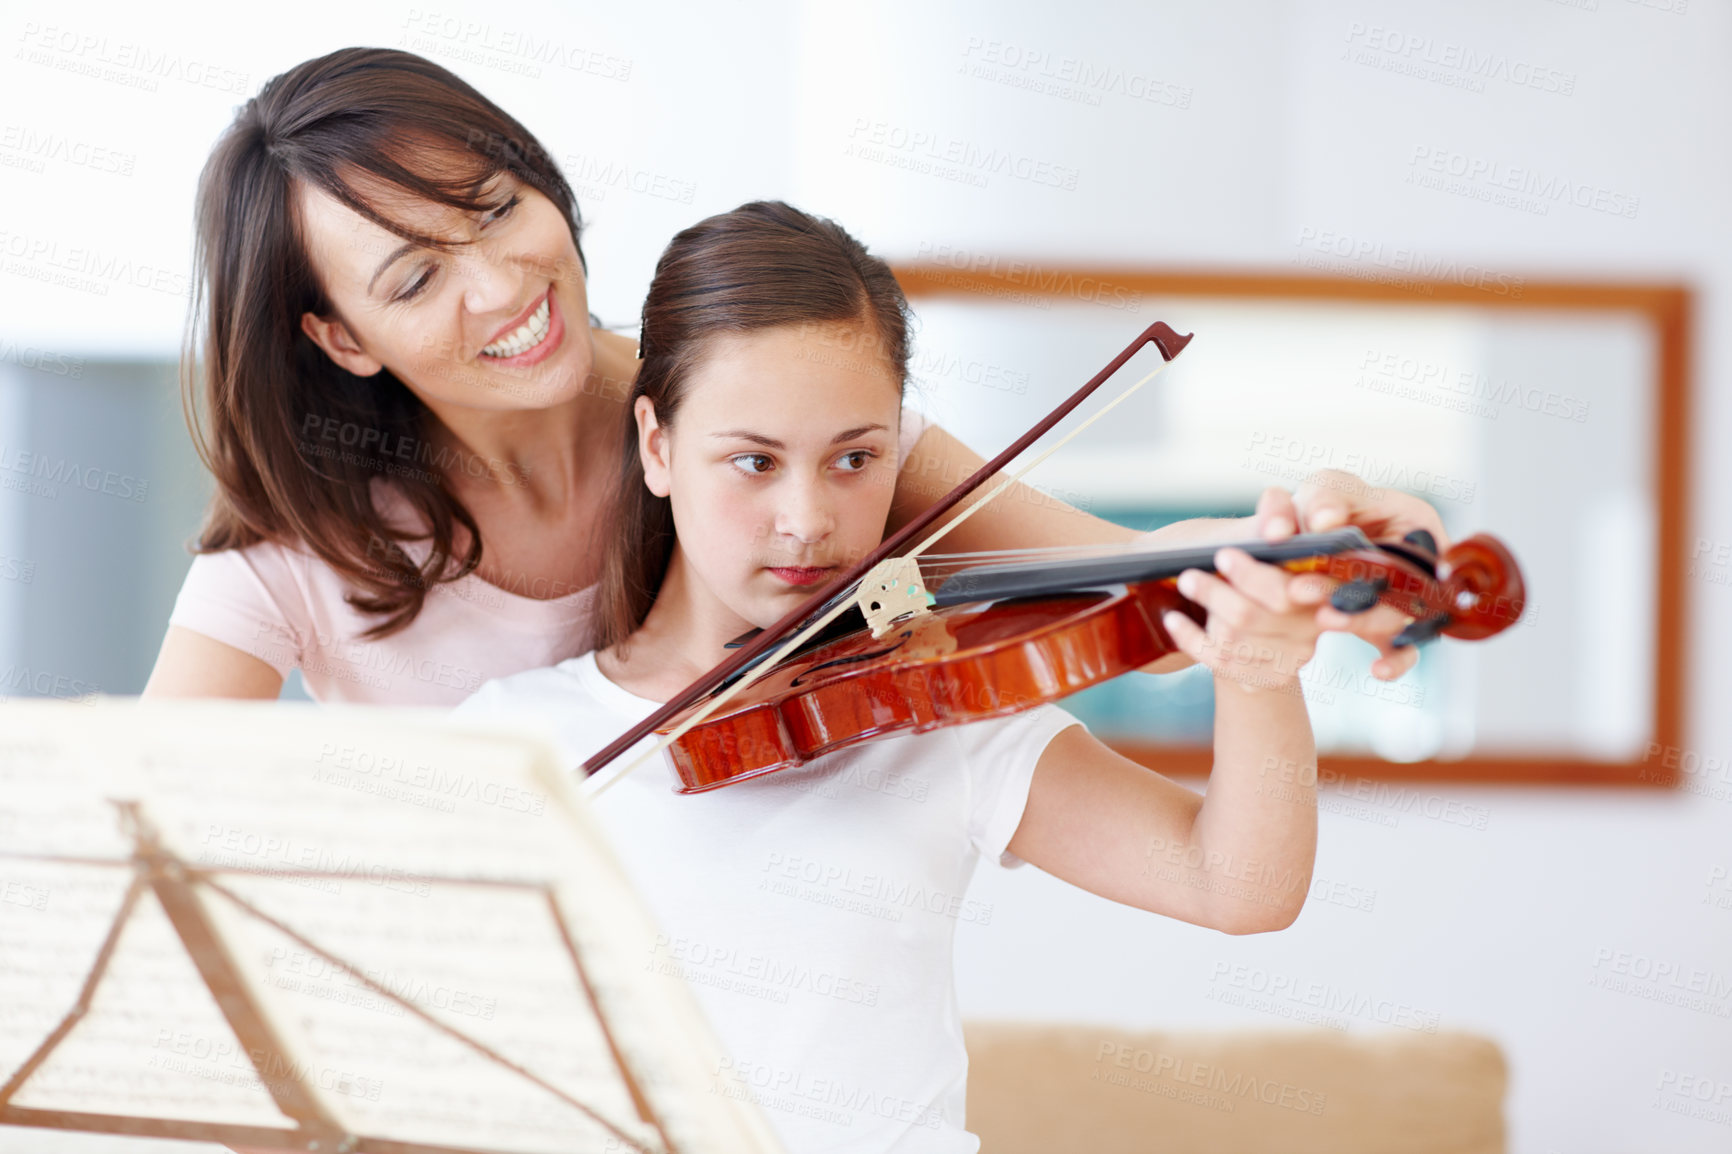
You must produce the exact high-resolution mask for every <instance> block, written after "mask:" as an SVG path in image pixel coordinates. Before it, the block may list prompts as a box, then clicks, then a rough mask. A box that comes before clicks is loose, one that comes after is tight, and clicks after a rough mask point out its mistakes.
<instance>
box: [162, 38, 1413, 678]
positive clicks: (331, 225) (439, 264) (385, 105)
mask: <svg viewBox="0 0 1732 1154" xmlns="http://www.w3.org/2000/svg"><path fill="white" fill-rule="evenodd" d="M197 224H198V260H197V269H198V292H197V300H198V302H199V307H202V308H203V309H204V310H205V311H204V315H203V317H202V324H201V325H200V326H198V327H199V330H200V331H197V332H196V333H195V334H194V335H195V336H196V337H197V340H198V341H199V345H198V347H197V348H196V352H197V354H198V355H197V356H196V357H195V356H193V355H190V354H191V352H193V351H195V350H192V349H189V355H188V356H187V358H186V360H185V363H186V366H187V384H188V388H189V405H190V407H191V408H192V409H193V410H195V412H196V414H197V427H196V429H195V441H196V442H197V444H198V445H199V448H200V451H201V453H202V455H203V456H204V459H205V461H206V463H207V464H208V465H209V467H210V469H211V472H212V474H213V475H214V477H215V481H216V494H215V497H214V499H213V501H212V504H211V507H210V511H209V513H208V515H207V518H206V523H205V526H204V530H203V533H202V535H201V537H200V540H199V543H198V546H197V551H198V553H199V556H198V557H197V558H195V560H194V562H193V565H192V569H191V571H190V572H189V573H188V574H187V577H186V582H185V585H184V586H183V588H182V590H181V595H180V598H179V600H178V601H177V603H176V605H175V609H174V613H173V615H172V616H171V617H170V619H169V628H168V633H167V636H166V637H165V638H164V641H163V646H162V651H161V654H160V656H159V657H158V658H157V664H156V668H155V670H154V671H153V673H152V674H151V678H150V683H149V685H148V686H147V688H146V690H145V692H146V693H147V694H148V695H151V696H169V695H178V696H225V697H267V698H268V697H275V696H277V693H278V691H279V690H280V688H281V686H282V682H283V678H284V677H285V675H287V674H288V672H289V671H290V670H291V669H294V668H296V667H299V668H300V669H301V671H302V673H303V675H304V678H305V681H306V685H307V688H308V690H309V692H310V693H311V694H312V696H313V697H314V698H316V699H319V700H343V701H360V702H377V703H386V704H436V705H437V704H454V703H456V702H457V701H460V700H462V699H463V698H464V697H465V696H467V695H468V694H469V693H471V692H473V691H474V689H475V688H476V687H477V686H478V685H479V684H480V683H481V682H482V681H483V680H486V679H487V678H490V677H496V676H503V675H505V674H508V673H512V672H516V671H518V670H522V669H530V668H534V667H537V666H543V665H547V664H549V663H551V662H553V661H557V660H560V659H562V658H566V657H570V656H572V655H574V654H577V653H582V652H584V651H585V650H586V649H588V648H590V647H591V646H592V645H593V644H595V641H596V629H595V625H596V615H597V601H598V598H597V594H596V591H595V584H596V581H597V579H598V577H599V575H600V572H601V569H600V565H599V562H598V560H597V557H596V554H595V552H594V551H593V550H592V549H591V548H590V547H589V543H590V540H591V538H592V536H593V533H594V531H595V529H596V526H597V521H598V518H599V516H600V514H601V512H602V509H603V507H604V506H603V500H604V497H605V494H606V492H607V490H608V486H609V484H610V482H611V480H612V478H613V475H614V474H615V473H616V472H617V471H618V467H619V460H618V453H619V447H618V444H617V438H616V437H615V436H614V430H615V429H617V428H618V425H619V422H620V420H621V419H622V410H623V407H624V405H625V402H626V398H627V397H628V395H629V394H630V393H631V390H632V379H633V376H634V374H635V373H636V371H637V361H636V359H635V357H634V355H633V347H632V342H631V340H629V339H628V338H625V337H622V336H619V335H616V334H613V333H609V332H606V331H605V330H603V329H601V328H599V327H597V326H596V325H595V324H594V323H593V321H592V319H591V318H590V316H589V305H588V301H587V296H586V283H585V282H586V276H587V273H588V269H587V266H586V264H585V262H584V257H583V252H582V249H581V247H580V245H579V234H580V226H581V221H580V218H579V215H578V211H577V204H576V201H575V198H574V197H573V195H572V191H571V187H570V185H569V184H567V183H566V180H565V178H564V176H563V175H561V173H560V171H559V168H558V166H557V165H556V164H555V163H554V161H553V159H552V158H551V157H550V156H549V155H548V153H547V151H546V150H545V149H544V148H543V147H542V146H541V144H540V143H539V142H538V141H537V140H536V138H535V137H534V136H533V135H531V134H530V132H529V131H528V130H527V129H526V128H524V127H523V125H521V124H519V123H518V122H517V121H516V120H514V119H512V118H511V117H510V116H508V115H507V114H506V113H505V112H504V111H503V110H501V109H500V108H498V107H497V106H496V105H494V104H493V103H492V102H491V101H489V100H488V99H487V98H486V97H484V96H482V95H481V94H480V93H479V92H477V91H476V90H475V89H473V88H471V87H470V86H469V85H468V84H466V83H464V82H463V81H462V80H460V79H459V78H457V77H456V76H454V75H452V74H451V73H450V72H448V71H446V70H445V69H443V68H441V67H439V66H438V65H436V64H433V63H432V62H430V61H428V60H425V59H423V58H421V57H419V56H415V55H412V54H410V53H406V52H400V51H394V50H390V49H376V48H348V49H343V50H342V51H339V52H333V53H331V54H330V55H328V56H323V57H320V58H318V59H316V60H309V61H307V62H305V63H303V64H300V65H298V66H296V67H294V68H292V69H290V70H289V71H287V72H285V73H283V74H282V75H280V76H277V77H275V78H273V79H272V80H270V81H269V82H267V83H266V84H265V86H264V88H263V89H262V90H261V91H260V92H259V94H258V96H257V97H255V98H254V99H252V100H249V101H248V102H247V103H246V105H245V106H244V107H243V108H242V109H241V110H240V112H239V113H238V115H237V116H236V118H235V121H234V123H233V125H232V126H231V127H230V128H229V129H228V131H227V132H226V133H225V134H224V135H223V137H222V139H221V140H220V141H219V142H218V143H217V146H216V148H215V150H214V151H213V152H212V154H211V157H210V160H209V162H208V163H207V164H206V166H205V170H204V173H203V176H202V177H201V179H200V182H199V193H198V212H197ZM196 314H197V309H196V308H195V315H196ZM195 370H196V374H197V379H196V380H195ZM193 392H196V393H197V394H198V395H197V399H196V400H193V398H192V397H191V395H190V394H191V393H193ZM900 436H901V438H902V440H901V442H900V443H899V444H898V445H897V446H895V455H896V456H897V457H899V458H900V459H901V460H902V461H903V463H904V465H905V466H906V468H905V471H904V472H903V473H902V474H900V475H899V476H898V475H895V474H890V475H889V476H895V477H896V483H895V488H894V496H893V497H892V498H890V504H889V509H890V516H891V518H892V520H893V521H902V520H905V519H907V518H908V517H911V516H913V515H914V514H915V513H917V512H918V511H919V510H921V509H923V508H924V507H925V506H926V505H927V504H929V503H930V502H931V501H932V500H933V499H934V498H935V497H936V496H937V491H936V490H934V489H933V488H931V487H930V486H924V487H923V486H921V485H920V484H919V483H918V480H917V479H918V478H921V477H933V476H937V477H963V476H967V475H968V474H969V473H970V472H972V471H973V470H974V468H975V467H976V466H977V465H978V464H979V458H978V457H976V456H975V455H974V454H973V453H971V452H970V451H969V450H968V449H967V448H965V447H964V446H962V445H961V444H960V443H959V442H957V441H956V440H954V439H953V438H951V437H950V436H948V435H947V434H946V433H945V432H944V431H943V430H942V429H938V428H924V429H923V427H922V424H921V422H919V420H918V419H916V418H914V417H913V416H912V415H910V417H909V418H907V419H905V420H903V421H902V422H901V424H900ZM1363 488H1364V487H1363V486H1340V485H1334V486H1331V485H1328V484H1324V485H1320V486H1318V487H1316V488H1314V489H1313V490H1311V492H1310V493H1309V494H1306V493H1305V492H1303V491H1302V493H1301V500H1300V503H1299V506H1298V507H1295V504H1294V502H1293V501H1292V500H1291V499H1290V498H1289V496H1288V495H1287V494H1286V493H1285V492H1284V491H1282V490H1279V489H1271V490H1269V491H1268V492H1267V493H1265V495H1264V498H1263V500H1262V501H1261V502H1260V504H1259V509H1258V516H1257V518H1255V519H1254V522H1253V523H1252V524H1242V523H1239V522H1228V523H1224V524H1222V523H1213V524H1211V523H1199V524H1194V525H1192V526H1191V527H1189V528H1185V527H1179V528H1170V529H1169V530H1164V531H1163V537H1166V538H1176V537H1182V536H1185V535H1187V534H1189V535H1191V536H1197V535H1199V534H1207V533H1214V534H1219V535H1220V537H1222V538H1228V537H1232V536H1234V535H1237V536H1240V537H1243V536H1250V535H1258V534H1261V535H1267V536H1270V537H1281V536H1285V535H1287V534H1289V533H1291V532H1293V531H1294V529H1295V527H1296V526H1297V525H1298V523H1299V522H1300V521H1301V520H1304V521H1305V525H1306V527H1307V528H1323V527H1330V526H1332V525H1334V524H1340V523H1342V522H1343V521H1346V520H1348V519H1352V520H1354V521H1356V522H1357V523H1359V524H1361V525H1363V526H1364V527H1365V528H1366V530H1367V531H1368V532H1371V533H1373V534H1374V535H1378V534H1380V533H1383V532H1387V531H1394V532H1401V531H1405V530H1406V529H1409V528H1415V527H1424V528H1428V529H1430V530H1432V531H1433V533H1434V534H1435V535H1436V536H1437V538H1438V540H1439V541H1443V540H1444V537H1443V533H1442V530H1441V527H1440V526H1439V525H1438V524H1437V518H1436V515H1435V513H1433V511H1432V510H1431V509H1430V508H1429V507H1428V506H1425V505H1424V504H1423V503H1421V502H1418V501H1416V500H1415V499H1413V498H1410V497H1406V496H1404V495H1401V494H1396V493H1389V494H1387V495H1385V496H1383V497H1381V498H1380V499H1379V501H1378V503H1377V504H1375V505H1369V506H1366V507H1363V508H1361V507H1355V506H1352V505H1349V504H1347V503H1346V502H1344V500H1343V498H1342V497H1341V493H1343V492H1346V491H1354V490H1358V489H1363ZM1131 536H1132V534H1130V533H1129V532H1128V531H1127V530H1124V529H1120V528H1118V527H1117V526H1114V525H1111V524H1108V523H1107V522H1104V521H1100V520H1097V519H1095V518H1093V517H1089V516H1087V515H1086V514H1082V513H1078V512H1076V511H1075V510H1068V509H1064V508H1062V507H1061V506H1058V505H1057V503H1056V502H1052V501H1043V502H1027V501H1020V502H1017V501H1013V502H1007V503H1004V504H1003V505H1001V507H1000V508H999V509H995V510H992V511H989V512H986V513H983V514H982V515H981V516H980V517H977V518H974V519H973V520H972V521H970V522H969V523H968V525H967V526H966V527H965V528H964V529H962V530H960V531H959V532H958V533H957V535H956V536H955V537H954V538H953V539H952V542H951V544H950V546H949V547H950V548H953V549H956V550H965V549H995V548H1009V547H1012V546H1039V545H1064V544H1081V543H1087V542H1096V541H1102V542H1104V541H1118V540H1125V539H1128V538H1129V537H1131ZM1320 612H1321V613H1322V614H1323V615H1324V616H1323V620H1324V621H1325V622H1326V623H1327V624H1329V625H1330V626H1331V627H1348V628H1352V629H1353V630H1354V631H1355V632H1358V633H1360V634H1361V635H1362V636H1365V637H1367V638H1368V639H1370V640H1373V641H1375V642H1376V643H1378V644H1379V645H1380V647H1381V648H1382V650H1383V659H1382V660H1381V661H1379V662H1378V663H1377V665H1376V666H1374V667H1373V668H1374V671H1375V672H1377V673H1378V674H1379V675H1380V676H1390V677H1392V676H1397V675H1399V674H1400V673H1401V672H1403V671H1404V670H1405V669H1406V668H1407V667H1408V665H1409V664H1411V662H1412V661H1413V660H1414V657H1413V656H1412V653H1411V651H1410V650H1394V649H1392V648H1391V647H1390V646H1389V645H1388V642H1389V640H1390V638H1392V637H1393V635H1394V634H1395V632H1396V631H1397V630H1398V629H1399V628H1400V627H1401V625H1402V624H1403V622H1402V620H1401V618H1400V617H1399V616H1398V615H1395V614H1393V613H1390V612H1387V611H1385V612H1384V613H1382V614H1377V613H1373V614H1365V615H1363V616H1361V617H1359V618H1354V619H1351V621H1350V620H1349V619H1347V618H1344V617H1338V616H1337V617H1331V616H1329V614H1330V613H1331V612H1332V611H1330V610H1328V609H1327V608H1324V609H1322V610H1321V611H1320ZM1183 662H1184V659H1182V658H1181V659H1180V662H1179V663H1183Z"/></svg>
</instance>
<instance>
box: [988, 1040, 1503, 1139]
mask: <svg viewBox="0 0 1732 1154" xmlns="http://www.w3.org/2000/svg"><path fill="white" fill-rule="evenodd" d="M966 1032H967V1039H968V1055H969V1069H968V1128H969V1129H970V1130H972V1131H974V1132H975V1133H976V1134H979V1135H980V1138H981V1154H1072V1152H1075V1154H1133V1152H1134V1154H1148V1152H1158V1154H1193V1152H1195V1154H1203V1152H1205V1151H1206V1152H1207V1154H1262V1152H1265V1151H1266V1152H1268V1154H1354V1152H1356V1151H1363V1152H1365V1154H1502V1152H1503V1149H1504V1131H1503V1099H1504V1090H1505V1087H1506V1083H1507V1080H1508V1072H1507V1070H1506V1068H1505V1066H1504V1060H1503V1055H1502V1053H1501V1052H1500V1051H1499V1050H1498V1047H1497V1045H1496V1044H1495V1043H1493V1042H1491V1041H1490V1040H1488V1039H1486V1038H1481V1037H1476V1036H1474V1035H1471V1034H1424V1033H1416V1032H1413V1031H1409V1030H1391V1031H1384V1032H1379V1033H1374V1034H1346V1033H1340V1032H1337V1031H1333V1030H1322V1029H1295V1030H1287V1031H1264V1032H1256V1033H1243V1034H1239V1033H1233V1034H1225V1033H1200V1034H1165V1033H1141V1034H1139V1033H1127V1032H1124V1031H1121V1030H1109V1029H1101V1028H1094V1027H1087V1026H1071V1025H1013V1024H1000V1023H987V1022H971V1023H968V1025H967V1027H966Z"/></svg>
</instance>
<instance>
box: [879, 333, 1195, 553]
mask: <svg viewBox="0 0 1732 1154" xmlns="http://www.w3.org/2000/svg"><path fill="white" fill-rule="evenodd" d="M1171 363H1172V362H1170V361H1168V360H1166V359H1164V358H1163V359H1162V360H1160V361H1159V362H1158V363H1157V364H1156V365H1155V367H1154V368H1152V369H1150V370H1149V371H1148V372H1147V373H1145V374H1143V377H1142V379H1141V380H1139V381H1137V383H1136V384H1134V385H1132V386H1131V387H1130V388H1128V389H1126V390H1125V391H1124V392H1122V393H1120V394H1119V395H1118V396H1116V397H1114V398H1113V399H1112V400H1110V401H1108V402H1107V403H1106V404H1104V405H1102V406H1101V407H1100V408H1099V409H1098V410H1096V411H1095V412H1094V413H1093V414H1092V415H1090V417H1089V418H1088V420H1086V421H1084V422H1082V423H1081V424H1079V425H1078V426H1077V427H1076V428H1074V429H1072V430H1071V431H1070V432H1068V433H1066V434H1065V435H1064V436H1062V437H1060V438H1059V439H1058V441H1057V442H1056V443H1054V444H1053V446H1052V447H1051V448H1049V449H1047V450H1046V451H1045V452H1044V453H1042V454H1040V456H1038V457H1036V458H1035V459H1034V460H1032V461H1030V462H1029V463H1028V464H1026V465H1024V466H1023V467H1022V468H1021V469H1018V470H1017V471H1016V472H1014V473H1012V474H1011V475H1010V476H1008V477H1004V478H1001V479H1000V481H999V483H998V485H997V487H996V488H994V489H993V490H992V491H991V492H990V493H988V494H987V495H986V496H984V497H982V498H981V499H980V500H978V501H975V502H974V503H973V504H971V505H969V506H968V507H967V508H966V509H964V510H963V511H962V512H961V513H959V514H957V515H956V516H955V517H952V518H951V519H950V520H948V521H946V522H945V523H944V524H943V525H942V526H941V527H939V528H938V529H936V530H934V531H933V532H932V533H931V534H930V535H929V536H928V537H927V538H926V539H925V540H924V541H922V542H920V544H918V545H916V546H915V547H914V548H912V549H910V550H909V551H908V552H907V553H906V554H905V556H909V557H918V556H920V555H921V554H922V553H924V552H926V550H927V549H928V548H930V547H931V546H932V545H933V544H935V543H936V542H937V541H938V539H939V538H940V537H942V536H944V535H945V534H946V533H948V532H950V531H951V530H952V529H954V528H956V527H957V526H958V525H960V524H962V523H963V522H964V521H966V520H968V519H969V518H970V517H972V516H974V515H975V514H976V513H978V512H980V510H982V509H984V508H986V506H987V505H988V504H990V503H991V502H992V501H993V499H994V498H996V497H997V496H998V495H999V494H1000V493H1003V492H1004V491H1005V490H1006V489H1008V488H1010V487H1011V486H1012V485H1014V484H1016V483H1017V482H1019V481H1021V480H1022V479H1023V478H1024V477H1026V476H1028V474H1029V471H1030V470H1032V469H1034V468H1035V467H1036V466H1037V465H1039V464H1040V463H1041V462H1042V461H1045V460H1046V459H1047V458H1048V457H1050V456H1052V455H1053V454H1054V453H1056V452H1058V451H1059V450H1060V449H1062V448H1064V447H1065V446H1066V445H1068V444H1070V443H1071V441H1073V440H1075V439H1076V438H1077V437H1078V436H1080V435H1081V434H1082V433H1083V432H1084V431H1085V430H1087V429H1088V428H1089V427H1090V426H1091V425H1093V424H1094V423H1095V422H1096V421H1098V420H1100V419H1101V418H1102V417H1104V416H1106V415H1107V414H1108V413H1110V412H1112V411H1113V410H1114V409H1116V408H1118V407H1119V405H1121V404H1123V403H1124V402H1125V401H1127V400H1129V399H1130V398H1131V396H1132V395H1133V394H1134V393H1136V391H1137V390H1138V389H1140V388H1142V387H1143V386H1144V385H1146V384H1148V383H1149V382H1150V381H1152V380H1154V379H1155V377H1157V376H1158V375H1160V372H1161V370H1162V369H1164V368H1166V367H1167V366H1168V365H1169V364H1171Z"/></svg>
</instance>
